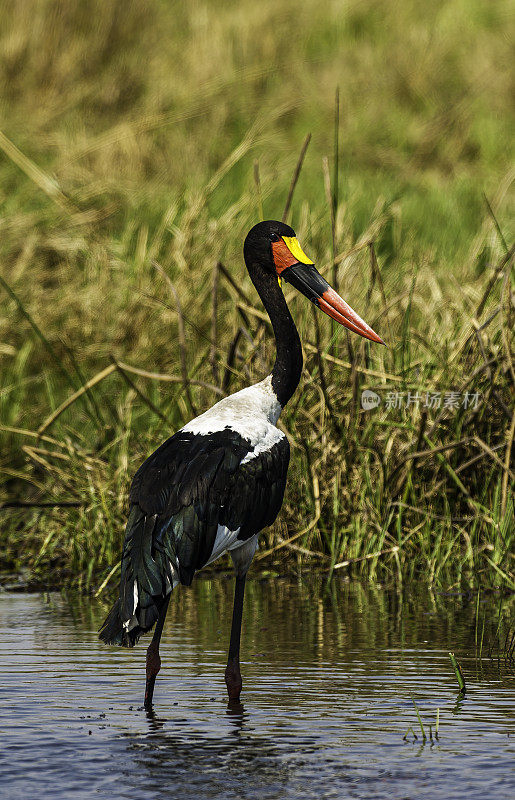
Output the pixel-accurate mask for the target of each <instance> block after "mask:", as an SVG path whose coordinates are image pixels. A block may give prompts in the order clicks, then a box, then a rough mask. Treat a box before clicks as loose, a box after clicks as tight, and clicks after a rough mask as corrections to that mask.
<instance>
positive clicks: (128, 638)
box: [99, 220, 384, 709]
mask: <svg viewBox="0 0 515 800" xmlns="http://www.w3.org/2000/svg"><path fill="white" fill-rule="evenodd" d="M243 254H244V259H245V264H246V267H247V270H248V272H249V275H250V278H251V280H252V283H253V284H254V286H255V288H256V290H257V292H258V294H259V297H260V298H261V301H262V302H263V305H264V307H265V309H266V311H267V313H268V316H269V317H270V321H271V323H272V328H273V331H274V335H275V344H276V359H275V364H274V368H273V370H272V372H271V374H270V375H268V376H267V377H266V378H265V379H264V380H262V381H260V382H259V383H256V384H254V385H253V386H249V387H247V388H245V389H242V390H241V391H239V392H236V393H235V394H232V395H230V396H229V397H225V398H223V399H222V400H220V401H219V402H218V403H216V404H215V405H214V406H213V407H212V408H210V409H208V410H207V411H205V412H204V413H203V414H201V415H200V416H198V417H196V418H195V419H192V420H191V421H190V422H188V423H187V425H185V426H184V427H183V428H181V430H179V431H178V432H177V433H175V434H174V435H173V436H172V437H171V438H169V439H168V440H167V441H166V442H164V444H162V445H161V446H160V447H159V448H158V449H157V450H156V451H155V452H154V453H152V455H150V456H149V457H148V458H147V460H146V461H145V462H144V463H143V464H142V465H141V467H140V468H139V469H138V471H137V472H136V474H135V476H134V479H133V481H132V484H131V488H130V511H129V516H128V521H127V527H126V530H125V541H124V545H123V551H122V559H121V578H120V592H119V597H118V599H117V600H116V602H115V604H114V606H113V608H112V609H111V611H110V612H109V614H108V616H107V618H106V620H105V622H104V623H103V625H102V627H101V629H100V634H99V635H100V639H102V640H103V641H104V642H106V643H107V644H116V645H121V646H123V647H132V646H133V645H134V644H135V643H136V642H137V641H138V639H139V637H140V636H141V634H143V633H145V632H146V631H150V630H151V629H152V627H153V626H154V625H155V626H156V627H155V631H154V634H153V638H152V641H151V643H150V645H149V647H148V650H147V656H146V686H145V700H144V705H145V708H146V709H151V708H152V702H153V693H154V686H155V680H156V676H157V674H158V672H159V670H160V668H161V659H160V655H159V643H160V640H161V634H162V632H163V626H164V622H165V617H166V612H167V609H168V604H169V601H170V595H171V592H172V590H173V589H174V587H175V586H176V585H177V584H179V583H181V584H184V585H186V586H189V585H190V584H191V582H192V580H193V576H194V574H195V572H196V571H197V570H199V569H202V567H205V566H206V565H207V564H211V563H212V562H213V561H215V559H217V558H219V557H220V556H221V555H222V554H223V553H225V552H227V551H228V552H229V553H230V555H231V558H232V561H233V564H234V568H235V574H236V583H235V592H234V606H233V615H232V626H231V637H230V643H229V655H228V660H227V667H226V670H225V682H226V686H227V692H228V695H229V701H230V702H234V701H237V700H239V697H240V693H241V688H242V679H241V672H240V659H239V656H240V633H241V621H242V613H243V595H244V590H245V578H246V575H247V571H248V569H249V566H250V563H251V561H252V558H253V556H254V553H255V551H256V548H257V544H258V536H259V533H260V531H262V530H263V528H266V527H267V526H268V525H271V524H272V523H273V522H274V520H275V518H276V517H277V515H278V513H279V510H280V508H281V505H282V502H283V496H284V490H285V486H286V474H287V471H288V463H289V460H290V447H289V444H288V439H287V438H286V436H285V435H284V433H282V431H280V430H279V428H278V427H277V421H278V419H279V416H280V414H281V411H282V410H283V409H284V407H285V405H286V403H287V402H288V400H289V399H290V398H291V396H292V395H293V393H294V392H295V389H296V388H297V386H298V383H299V380H300V376H301V370H302V348H301V343H300V338H299V334H298V332H297V328H296V327H295V323H294V321H293V319H292V316H291V314H290V312H289V310H288V306H287V304H286V301H285V299H284V295H283V292H282V288H281V283H282V281H283V280H284V281H287V282H288V283H290V284H291V285H292V286H294V287H295V288H296V289H298V290H299V291H300V292H301V293H302V294H303V295H305V297H307V298H308V299H309V300H311V301H312V302H313V303H314V304H315V305H316V306H318V307H319V308H320V309H321V310H322V311H324V312H325V313H326V314H328V315H329V316H330V317H332V318H333V319H334V320H337V321H338V322H339V323H341V324H342V325H344V326H345V327H346V328H348V329H349V330H351V331H354V332H355V333H358V334H360V335H361V336H364V337H365V338H366V339H369V340H370V341H372V342H379V343H381V344H384V342H383V340H382V339H381V338H380V337H379V336H378V335H377V334H376V333H374V331H373V330H372V328H371V327H370V326H369V325H367V323H366V322H364V321H363V320H362V319H361V317H359V316H358V314H356V312H355V311H353V310H352V308H351V307H350V306H349V305H348V304H347V303H346V302H345V300H343V299H342V298H341V297H340V296H339V295H338V294H337V293H336V292H335V291H334V289H332V288H331V287H330V286H329V284H328V283H327V281H326V280H325V279H324V278H323V277H322V275H320V273H319V272H318V271H317V270H316V268H315V265H314V263H313V261H311V259H309V258H308V257H307V256H306V255H305V253H304V252H303V251H302V248H301V246H300V244H299V242H298V240H297V238H296V236H295V232H294V231H293V229H292V228H290V227H289V225H286V224H284V223H283V222H277V221H273V220H268V221H264V222H260V223H259V224H257V225H255V226H254V227H253V228H252V229H251V231H250V232H249V234H248V235H247V237H246V239H245V243H244V247H243Z"/></svg>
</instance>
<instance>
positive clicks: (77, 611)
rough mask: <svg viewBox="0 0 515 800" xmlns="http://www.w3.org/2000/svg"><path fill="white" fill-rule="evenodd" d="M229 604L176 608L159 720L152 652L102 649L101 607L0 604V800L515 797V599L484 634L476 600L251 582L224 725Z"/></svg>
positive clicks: (483, 611)
mask: <svg viewBox="0 0 515 800" xmlns="http://www.w3.org/2000/svg"><path fill="white" fill-rule="evenodd" d="M231 602H232V580H228V579H226V578H224V577H215V578H213V579H209V580H202V579H201V580H198V581H196V582H194V585H193V586H192V587H191V589H187V590H186V589H181V590H180V591H178V592H176V596H175V597H174V598H173V601H172V603H171V605H170V612H169V616H168V620H167V625H166V628H165V633H164V637H163V646H162V656H163V669H162V671H161V673H160V675H159V677H158V680H157V685H156V693H155V696H154V700H155V714H154V715H147V714H146V713H145V712H144V711H143V710H142V709H141V699H142V691H143V683H144V657H145V647H146V644H147V642H146V641H145V642H143V641H142V642H140V644H139V645H138V646H137V647H136V648H135V649H134V650H131V651H127V650H122V649H118V648H108V647H105V646H103V645H101V644H100V642H99V641H98V639H97V635H96V630H97V628H98V626H99V624H100V622H101V621H102V618H103V615H104V613H105V610H106V608H107V606H106V605H103V604H101V603H100V602H97V601H91V600H85V599H76V598H75V599H73V598H72V599H70V598H68V599H65V598H62V597H61V596H60V595H50V596H49V597H46V598H45V597H43V596H39V595H21V594H16V595H14V594H5V593H4V594H3V595H0V651H1V652H0V671H1V688H0V704H1V705H0V729H1V732H2V734H1V735H2V749H1V753H0V796H2V797H6V798H7V797H8V798H13V800H14V798H23V800H27V799H29V798H36V797H37V798H40V800H46V799H47V798H48V800H50V799H51V800H59V798H72V799H73V800H75V799H78V798H90V797H95V796H96V797H106V798H107V797H109V798H131V800H139V798H142V800H143V798H145V800H152V799H153V798H190V797H195V798H199V799H200V798H240V797H243V798H257V799H259V800H261V799H263V800H264V798H267V799H268V798H333V797H334V798H347V797H349V798H390V797H391V798H399V799H401V798H402V799H407V798H417V800H422V799H423V798H439V800H446V799H447V798H453V799H454V798H467V800H472V798H481V800H484V798H494V799H496V798H508V797H510V798H511V797H514V796H515V777H514V773H513V766H514V749H515V748H514V742H515V715H514V710H513V688H514V680H513V669H512V668H511V667H510V665H509V664H506V663H505V662H504V661H503V659H502V658H501V659H498V658H497V654H498V650H499V648H498V646H497V640H498V639H499V638H501V639H503V637H504V636H505V633H506V631H507V630H508V628H509V618H510V614H513V611H514V608H513V605H514V601H513V598H511V599H510V598H508V599H506V600H503V601H501V600H500V599H499V597H496V596H493V597H487V598H485V599H483V600H481V602H480V607H479V625H476V599H475V597H472V596H466V595H459V594H450V595H438V594H430V593H429V592H428V591H427V590H423V589H421V588H420V589H418V592H417V593H415V592H414V590H413V589H405V590H404V591H403V592H402V593H398V592H393V591H387V590H385V589H381V588H376V587H371V586H368V585H360V584H355V583H346V582H344V581H337V582H334V583H333V585H332V588H331V591H330V592H328V593H325V594H324V592H323V583H322V582H317V581H312V582H309V583H307V584H306V583H298V584H297V583H291V582H288V581H283V580H273V579H271V580H250V581H249V583H248V586H247V594H246V606H245V620H244V633H243V645H242V672H243V676H244V678H243V680H244V685H243V695H242V700H243V706H242V707H241V708H239V709H236V710H233V711H229V710H228V709H227V705H226V700H225V697H224V692H225V685H224V683H223V672H224V665H225V657H226V646H227V642H228V634H229V627H230V615H231ZM500 606H501V609H500V610H501V625H500V630H501V636H497V638H496V631H497V626H498V618H499V607H500ZM483 619H484V620H485V626H484V633H483ZM511 620H513V616H512V617H511ZM482 635H483V649H482V654H481V655H482V657H481V658H479V657H478V656H479V645H480V642H481V636H482ZM476 638H477V640H478V646H477V648H476ZM503 643H504V640H503V641H502V642H501V645H502V644H503ZM449 650H454V651H455V652H456V655H457V657H458V658H459V660H460V661H461V664H462V667H463V670H464V673H465V678H466V680H467V694H466V697H465V698H463V699H457V684H456V678H455V676H454V673H453V671H452V668H451V665H450V661H449V656H448V651H449ZM501 650H502V646H501ZM490 651H491V652H490ZM412 697H413V698H414V699H415V701H416V703H417V705H418V707H419V709H420V712H421V717H422V721H423V724H424V726H425V729H426V734H429V726H430V725H431V726H432V732H433V734H434V729H435V722H436V715H437V708H439V709H440V712H439V713H440V729H439V739H438V741H436V740H434V739H433V741H431V740H430V739H429V738H428V739H427V740H426V741H425V742H424V741H423V740H422V737H421V733H420V728H419V726H418V721H417V717H416V714H415V709H414V706H413V702H412ZM410 726H411V727H412V728H413V730H414V731H415V733H416V734H417V736H418V739H416V740H415V739H414V737H413V735H412V734H411V733H410V734H409V736H408V741H405V740H404V739H403V737H404V735H405V734H406V731H407V729H408V728H409V727H410Z"/></svg>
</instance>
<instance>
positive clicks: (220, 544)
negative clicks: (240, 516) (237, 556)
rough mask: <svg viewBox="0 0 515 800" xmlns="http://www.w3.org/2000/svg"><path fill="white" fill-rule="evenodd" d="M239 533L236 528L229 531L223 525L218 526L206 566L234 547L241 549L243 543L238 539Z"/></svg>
mask: <svg viewBox="0 0 515 800" xmlns="http://www.w3.org/2000/svg"><path fill="white" fill-rule="evenodd" d="M239 532H240V529H239V528H236V530H235V531H230V530H229V528H226V527H225V525H219V526H218V530H217V532H216V539H215V543H214V545H213V549H212V551H211V555H210V557H209V561H208V562H207V564H212V563H213V561H216V559H217V558H219V557H220V556H221V555H222V554H223V553H225V551H226V550H233V549H234V548H235V547H241V545H242V544H244V542H241V541H240V540H239V539H238V534H239ZM207 564H206V566H207Z"/></svg>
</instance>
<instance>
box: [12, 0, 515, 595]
mask: <svg viewBox="0 0 515 800" xmlns="http://www.w3.org/2000/svg"><path fill="white" fill-rule="evenodd" d="M1 9H2V19H3V20H5V21H6V24H5V25H4V26H3V27H2V33H1V35H0V36H1V38H0V71H1V75H2V81H1V83H2V86H3V87H4V89H3V94H2V96H1V98H0V108H1V119H2V120H3V122H2V124H1V125H0V129H1V131H2V133H1V134H0V151H1V152H0V201H1V216H0V226H1V236H0V276H1V278H2V287H1V288H0V360H1V366H0V425H1V428H0V503H2V504H3V507H2V508H0V515H1V516H0V558H1V561H2V564H3V566H4V568H5V569H8V570H12V571H17V570H20V569H21V568H27V569H28V570H29V572H30V574H31V575H32V576H35V577H37V578H40V579H42V580H43V581H45V580H49V581H62V580H66V581H71V582H73V583H74V584H76V583H77V582H78V583H79V584H80V586H82V587H84V588H91V587H93V588H97V587H98V586H100V585H102V584H105V585H106V587H109V585H110V584H109V581H110V580H112V581H114V580H115V578H116V562H117V559H118V556H119V550H120V546H121V540H122V536H123V522H124V515H125V512H126V507H127V488H128V484H129V481H130V477H131V476H132V474H133V473H134V471H135V470H136V468H137V466H138V465H139V463H140V462H141V460H142V459H143V458H144V457H145V456H146V455H147V454H148V453H149V452H150V451H151V450H152V449H154V447H155V446H156V444H157V443H159V442H160V441H162V440H163V439H164V438H166V436H168V435H169V434H170V432H172V431H173V430H175V429H176V428H178V427H179V426H180V425H182V424H184V423H185V422H186V421H187V420H188V419H190V418H191V416H193V414H195V413H197V412H198V411H200V410H202V409H204V408H206V407H207V406H208V405H210V404H212V403H213V402H214V401H216V399H218V398H219V397H220V396H222V395H223V394H225V393H227V392H231V391H235V390H237V389H239V388H242V387H243V386H244V385H247V384H248V383H249V382H250V381H253V380H258V379H259V378H260V377H262V376H263V375H264V374H266V372H267V371H268V370H269V368H270V365H271V362H272V359H273V345H272V338H271V331H270V329H269V325H268V323H267V320H266V318H265V317H264V315H263V311H262V308H261V307H260V306H259V304H258V302H257V299H256V295H255V293H254V290H253V288H252V286H251V284H250V281H249V279H248V277H247V275H246V273H245V270H244V266H243V262H242V256H241V245H242V241H243V238H244V236H245V233H246V231H247V230H248V229H249V227H250V226H251V225H252V224H253V223H254V222H256V221H257V220H258V219H259V216H260V212H261V209H262V210H263V213H264V215H265V217H280V216H281V215H282V213H283V210H284V208H285V205H286V203H287V198H288V193H289V189H290V186H291V179H292V175H293V173H294V170H295V165H296V163H297V159H298V156H299V152H300V150H301V145H302V143H303V141H304V140H305V137H306V136H307V134H308V133H311V140H310V143H309V146H308V148H307V151H306V154H305V159H304V162H303V165H302V170H301V172H300V177H299V179H298V182H297V184H296V187H295V192H294V195H293V199H292V202H291V206H290V210H289V214H288V219H289V220H290V221H291V223H292V224H293V226H294V227H295V229H296V231H297V233H298V235H299V238H300V240H301V242H302V244H303V247H304V249H305V250H306V252H308V253H309V254H310V255H311V256H312V257H313V258H314V260H315V261H316V263H317V265H318V267H319V268H320V270H321V271H322V272H323V273H325V274H326V275H327V276H328V277H329V278H330V279H332V278H333V277H335V278H336V282H337V284H338V287H339V290H340V292H341V294H342V295H343V296H344V297H345V298H346V299H348V301H349V302H350V303H351V304H352V306H353V307H354V308H356V310H357V311H358V312H359V313H360V314H362V315H363V316H364V318H365V319H367V321H369V322H370V324H371V325H372V326H373V327H374V328H375V329H376V330H377V331H378V332H379V333H380V334H381V335H382V336H383V337H384V338H385V339H386V340H387V342H388V344H389V348H388V349H384V348H379V347H370V346H369V345H368V344H367V343H365V342H364V341H363V340H358V339H357V337H351V338H349V337H347V336H346V335H345V334H344V333H343V332H342V331H338V332H336V331H333V330H332V328H331V323H330V322H329V320H327V318H325V317H322V315H320V314H318V316H317V315H315V314H314V309H313V308H311V307H309V306H308V305H307V303H306V302H305V300H304V299H303V298H301V297H295V296H294V295H293V293H292V292H291V290H289V289H286V295H287V297H288V298H290V296H291V306H292V309H293V312H294V315H295V318H296V321H297V323H298V326H299V329H300V331H301V337H302V340H303V343H304V346H305V370H304V375H303V379H302V382H301V386H300V387H299V390H298V392H297V394H296V395H295V397H294V399H293V400H292V402H291V404H290V406H289V407H288V409H287V410H286V412H285V413H284V415H283V418H282V424H283V425H284V428H285V430H286V431H287V432H288V433H289V435H290V441H291V445H292V464H291V470H290V477H289V485H288V490H287V496H286V501H285V506H284V508H283V512H282V514H281V516H280V519H279V521H278V523H277V524H276V526H275V528H273V529H271V530H269V531H267V532H266V533H265V534H264V535H263V544H262V549H261V553H260V556H259V557H261V556H266V563H267V565H270V564H272V565H273V566H274V568H277V569H279V570H285V569H293V568H297V566H298V565H299V564H300V565H301V566H302V565H303V564H306V565H320V566H321V567H323V568H324V569H325V570H327V571H328V572H330V571H331V570H333V569H337V570H342V569H343V570H353V571H359V572H364V573H366V574H367V575H369V576H370V577H372V578H373V577H375V576H380V577H388V576H395V577H396V578H397V579H399V578H400V579H408V578H410V577H414V576H424V578H426V579H428V580H429V581H431V582H435V583H445V584H446V585H449V584H451V583H460V582H464V583H466V584H468V585H474V584H478V583H480V584H483V585H485V584H486V585H503V586H505V587H507V588H511V589H513V588H514V587H515V575H514V567H513V562H512V554H513V543H514V541H513V539H514V528H515V525H514V522H513V497H512V487H513V471H512V470H513V468H512V467H511V462H512V455H511V453H512V445H513V437H514V419H515V418H514V416H513V382H514V367H513V354H512V349H511V348H512V330H513V303H512V294H511V282H510V279H511V269H512V263H513V248H512V242H513V233H514V231H513V219H514V214H513V212H514V205H515V204H514V202H513V192H512V190H511V187H512V181H513V167H512V164H513V160H512V155H513V145H512V141H511V138H510V131H512V130H513V122H514V120H513V113H512V112H511V111H510V109H511V108H512V107H511V105H510V98H511V96H512V92H513V76H512V73H511V71H510V66H511V59H510V52H509V44H508V38H507V36H506V32H507V26H508V23H509V14H508V10H509V4H508V3H507V2H506V3H503V2H499V3H496V4H495V6H493V5H489V6H488V8H485V7H484V4H483V3H480V2H467V3H465V2H458V1H457V0H453V1H452V2H446V3H443V2H442V3H436V4H432V5H431V9H429V8H426V4H424V3H423V2H418V1H415V0H413V2H403V3H394V2H392V1H391V0H389V1H388V0H384V2H372V0H365V1H364V2H355V3H352V2H351V3H349V4H346V5H345V6H341V5H340V4H332V5H330V6H326V5H324V4H316V3H314V2H311V1H310V0H308V2H306V3H303V4H302V7H301V8H299V5H298V4H294V3H293V2H291V3H290V2H287V1H286V0H285V1H284V2H281V3H264V4H261V5H260V6H256V5H255V4H254V5H253V4H251V3H250V2H244V3H242V4H239V6H238V9H237V10H236V9H235V8H234V4H226V3H222V2H211V3H188V4H182V3H177V4H165V3H161V2H158V1H157V0H154V1H153V2H134V1H133V2H129V3H123V4H122V3H121V2H120V3H118V2H113V3H109V4H102V3H100V2H98V0H90V1H89V2H83V3H77V4H74V3H71V4H70V3H60V2H55V1H54V2H50V0H47V1H46V2H39V3H34V2H32V1H31V0H26V2H16V3H14V2H5V1H4V2H2V4H1ZM336 87H339V103H338V107H339V120H338V126H335V108H336V107H337V106H336V103H335V92H336ZM335 131H337V132H338V135H337V136H335ZM220 264H221V266H220ZM333 333H334V339H333V338H332V337H333ZM367 389H369V390H371V391H373V392H375V394H376V395H377V396H378V397H379V404H378V405H377V406H375V407H374V408H369V409H367V410H364V409H363V408H362V405H361V396H362V392H363V391H364V390H367ZM408 393H409V394H408ZM453 393H454V394H453ZM438 403H440V405H438Z"/></svg>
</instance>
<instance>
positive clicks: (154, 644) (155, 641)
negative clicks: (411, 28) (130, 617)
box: [144, 594, 171, 711]
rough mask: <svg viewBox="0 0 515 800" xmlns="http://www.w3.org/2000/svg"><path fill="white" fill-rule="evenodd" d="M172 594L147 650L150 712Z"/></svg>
mask: <svg viewBox="0 0 515 800" xmlns="http://www.w3.org/2000/svg"><path fill="white" fill-rule="evenodd" d="M170 597H171V594H169V595H168V596H167V597H166V598H165V600H164V602H163V605H162V607H161V611H160V612H159V617H158V619H157V622H156V627H155V628H154V635H153V637H152V641H151V642H150V644H149V646H148V649H147V682H146V685H145V702H144V706H145V708H146V709H147V711H149V710H150V709H151V708H152V698H153V696H154V686H155V684H156V677H157V673H158V672H159V670H160V669H161V657H160V655H159V642H160V641H161V634H162V633H163V626H164V624H165V619H166V612H167V611H168V603H169V602H170Z"/></svg>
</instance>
